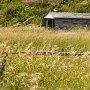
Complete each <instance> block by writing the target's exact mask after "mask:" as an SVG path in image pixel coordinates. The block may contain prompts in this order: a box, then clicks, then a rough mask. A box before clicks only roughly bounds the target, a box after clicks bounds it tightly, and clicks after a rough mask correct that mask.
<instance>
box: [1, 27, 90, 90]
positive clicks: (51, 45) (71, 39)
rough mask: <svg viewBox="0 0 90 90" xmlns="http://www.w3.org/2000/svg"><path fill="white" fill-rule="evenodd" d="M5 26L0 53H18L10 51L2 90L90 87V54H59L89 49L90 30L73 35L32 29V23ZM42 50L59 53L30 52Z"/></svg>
mask: <svg viewBox="0 0 90 90" xmlns="http://www.w3.org/2000/svg"><path fill="white" fill-rule="evenodd" d="M5 29H6V28H3V30H1V31H0V53H1V52H2V51H3V50H4V51H6V52H8V53H11V52H15V53H16V52H18V53H17V54H8V57H7V62H6V68H5V71H4V72H3V74H2V78H1V79H0V90H89V89H90V56H89V55H87V54H84V55H82V56H77V55H75V56H73V55H70V56H62V55H59V54H58V52H59V51H61V52H62V51H63V52H64V51H66V52H68V51H70V52H73V53H74V52H75V51H77V52H79V51H80V52H84V51H89V46H90V43H89V40H90V39H89V36H90V32H89V31H83V30H82V32H79V31H78V32H76V31H73V33H75V34H74V35H73V34H71V33H70V34H69V33H68V32H66V31H56V32H53V31H48V30H46V31H43V30H36V29H34V30H32V29H30V28H29V26H27V27H15V28H12V27H11V28H8V31H7V30H5ZM13 29H14V31H13ZM37 29H38V28H37ZM39 29H40V28H39ZM66 33H67V34H66ZM24 51H25V52H27V53H24ZM39 51H40V53H42V51H46V53H47V52H52V53H53V52H57V53H56V54H54V55H51V54H48V53H47V55H44V54H42V55H35V54H30V55H28V53H29V52H32V53H36V52H39ZM20 52H23V53H24V54H21V53H20ZM0 60H2V55H0Z"/></svg>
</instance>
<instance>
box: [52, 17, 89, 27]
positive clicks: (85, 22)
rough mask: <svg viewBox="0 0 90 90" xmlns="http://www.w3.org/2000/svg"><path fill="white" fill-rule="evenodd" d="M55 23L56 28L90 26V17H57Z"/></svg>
mask: <svg viewBox="0 0 90 90" xmlns="http://www.w3.org/2000/svg"><path fill="white" fill-rule="evenodd" d="M54 25H55V28H64V27H75V26H90V19H73V18H72V19H70V18H69V19H67V18H66V19H65V18H63V19H55V21H54Z"/></svg>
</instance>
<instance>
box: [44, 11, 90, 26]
mask: <svg viewBox="0 0 90 90" xmlns="http://www.w3.org/2000/svg"><path fill="white" fill-rule="evenodd" d="M43 25H44V26H45V27H51V28H69V27H75V26H84V27H85V26H90V13H69V12H49V13H48V14H47V15H46V16H45V17H44V23H43Z"/></svg>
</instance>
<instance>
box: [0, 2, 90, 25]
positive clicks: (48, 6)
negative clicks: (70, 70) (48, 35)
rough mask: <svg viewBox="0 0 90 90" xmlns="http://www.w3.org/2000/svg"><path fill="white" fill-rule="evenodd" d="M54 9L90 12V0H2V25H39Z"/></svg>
mask: <svg viewBox="0 0 90 90" xmlns="http://www.w3.org/2000/svg"><path fill="white" fill-rule="evenodd" d="M53 9H57V10H58V11H61V12H63V11H64V12H80V13H83V12H84V13H90V0H1V1H0V25H2V26H8V25H13V24H15V23H20V24H24V25H26V24H31V23H33V24H38V25H39V24H40V22H41V21H42V19H43V17H44V16H45V15H46V14H47V13H48V12H50V11H53Z"/></svg>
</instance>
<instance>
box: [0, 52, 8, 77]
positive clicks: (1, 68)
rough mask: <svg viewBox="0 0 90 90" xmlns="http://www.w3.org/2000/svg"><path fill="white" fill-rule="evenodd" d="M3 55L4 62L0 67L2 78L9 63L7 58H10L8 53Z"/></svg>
mask: <svg viewBox="0 0 90 90" xmlns="http://www.w3.org/2000/svg"><path fill="white" fill-rule="evenodd" d="M2 55H3V59H2V62H1V66H0V77H1V76H2V74H3V71H4V70H5V66H6V61H7V60H6V58H7V56H8V53H7V52H3V53H2Z"/></svg>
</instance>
